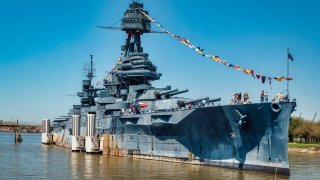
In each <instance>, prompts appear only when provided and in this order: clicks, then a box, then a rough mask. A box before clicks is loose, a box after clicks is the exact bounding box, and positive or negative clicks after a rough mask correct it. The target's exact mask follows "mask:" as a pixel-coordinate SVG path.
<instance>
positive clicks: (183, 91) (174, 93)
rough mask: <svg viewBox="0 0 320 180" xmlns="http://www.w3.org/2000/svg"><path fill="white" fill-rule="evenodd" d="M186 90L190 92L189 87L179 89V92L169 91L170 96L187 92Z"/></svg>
mask: <svg viewBox="0 0 320 180" xmlns="http://www.w3.org/2000/svg"><path fill="white" fill-rule="evenodd" d="M186 92H189V89H186V90H182V91H178V92H173V93H169V96H174V95H177V94H182V93H186Z"/></svg>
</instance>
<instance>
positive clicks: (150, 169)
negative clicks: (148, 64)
mask: <svg viewBox="0 0 320 180" xmlns="http://www.w3.org/2000/svg"><path fill="white" fill-rule="evenodd" d="M22 137H23V142H22V143H18V144H15V143H14V134H8V133H0V179H254V180H256V179H288V178H289V177H286V176H275V175H270V174H264V173H257V172H252V171H239V170H233V169H225V168H218V167H207V166H196V165H190V164H179V163H171V162H161V161H152V160H142V159H133V158H126V157H112V156H111V157H109V156H105V155H86V154H85V153H71V151H70V150H69V149H66V148H62V147H57V146H47V145H42V144H41V139H40V138H41V136H40V134H22ZM289 161H290V167H291V176H290V179H320V171H319V169H320V155H319V154H302V153H290V154H289Z"/></svg>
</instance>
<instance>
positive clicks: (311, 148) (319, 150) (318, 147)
mask: <svg viewBox="0 0 320 180" xmlns="http://www.w3.org/2000/svg"><path fill="white" fill-rule="evenodd" d="M288 151H289V152H301V153H312V154H320V144H301V143H288Z"/></svg>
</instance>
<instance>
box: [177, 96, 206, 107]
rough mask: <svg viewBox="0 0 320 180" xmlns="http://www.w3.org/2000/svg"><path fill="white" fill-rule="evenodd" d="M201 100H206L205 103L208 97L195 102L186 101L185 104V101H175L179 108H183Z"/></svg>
mask: <svg viewBox="0 0 320 180" xmlns="http://www.w3.org/2000/svg"><path fill="white" fill-rule="evenodd" d="M202 100H206V101H207V100H209V97H205V98H200V99H195V100H191V101H186V102H185V101H177V104H178V106H179V107H180V108H181V107H184V106H185V105H188V104H194V103H197V102H200V101H202Z"/></svg>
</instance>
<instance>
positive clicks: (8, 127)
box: [0, 121, 41, 133]
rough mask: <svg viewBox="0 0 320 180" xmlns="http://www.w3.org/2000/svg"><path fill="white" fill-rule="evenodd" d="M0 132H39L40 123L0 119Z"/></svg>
mask: <svg viewBox="0 0 320 180" xmlns="http://www.w3.org/2000/svg"><path fill="white" fill-rule="evenodd" d="M0 132H30V133H39V132H41V125H35V124H32V123H19V122H18V121H0Z"/></svg>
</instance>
